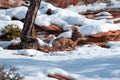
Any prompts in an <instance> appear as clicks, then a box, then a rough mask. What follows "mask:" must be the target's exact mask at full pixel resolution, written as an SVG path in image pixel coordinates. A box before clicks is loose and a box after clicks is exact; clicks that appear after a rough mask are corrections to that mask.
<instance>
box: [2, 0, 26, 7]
mask: <svg viewBox="0 0 120 80" xmlns="http://www.w3.org/2000/svg"><path fill="white" fill-rule="evenodd" d="M26 1H27V0H0V7H1V8H13V7H17V6H21V5H22V4H25V3H26Z"/></svg>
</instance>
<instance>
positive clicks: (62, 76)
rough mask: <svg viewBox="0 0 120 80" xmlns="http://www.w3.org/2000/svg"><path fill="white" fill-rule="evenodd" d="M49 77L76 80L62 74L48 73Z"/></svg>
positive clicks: (59, 79) (60, 79)
mask: <svg viewBox="0 0 120 80" xmlns="http://www.w3.org/2000/svg"><path fill="white" fill-rule="evenodd" d="M48 77H51V78H56V79H58V80H75V79H74V78H72V77H69V76H65V75H61V74H48Z"/></svg>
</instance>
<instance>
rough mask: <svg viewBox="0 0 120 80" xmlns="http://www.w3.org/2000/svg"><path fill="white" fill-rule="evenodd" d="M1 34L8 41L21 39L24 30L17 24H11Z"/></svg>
mask: <svg viewBox="0 0 120 80" xmlns="http://www.w3.org/2000/svg"><path fill="white" fill-rule="evenodd" d="M1 32H2V34H3V36H5V38H6V39H7V40H12V39H15V38H17V37H20V35H21V32H22V30H21V29H20V28H19V26H17V25H15V24H10V25H7V26H5V28H4V29H3V30H2V31H1Z"/></svg>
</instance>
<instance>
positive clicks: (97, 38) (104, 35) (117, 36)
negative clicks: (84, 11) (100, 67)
mask: <svg viewBox="0 0 120 80" xmlns="http://www.w3.org/2000/svg"><path fill="white" fill-rule="evenodd" d="M118 40H120V31H119V30H118V31H109V32H100V33H98V34H94V35H90V36H86V37H84V38H79V39H78V42H77V45H79V46H81V45H84V44H97V45H99V46H103V47H104V46H105V44H106V43H107V42H108V41H118Z"/></svg>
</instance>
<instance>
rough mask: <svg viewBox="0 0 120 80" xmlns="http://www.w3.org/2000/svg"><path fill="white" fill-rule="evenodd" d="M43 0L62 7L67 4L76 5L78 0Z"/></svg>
mask: <svg viewBox="0 0 120 80" xmlns="http://www.w3.org/2000/svg"><path fill="white" fill-rule="evenodd" d="M45 1H46V2H49V3H52V4H53V5H55V6H58V7H62V8H65V7H67V6H69V5H76V4H77V3H78V2H79V0H45Z"/></svg>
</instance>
